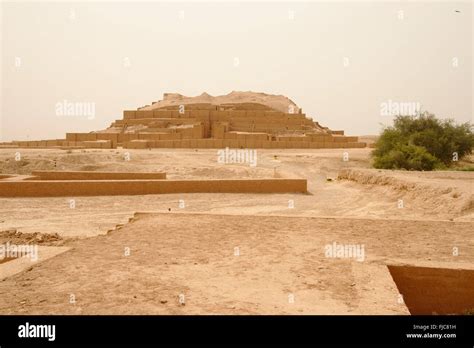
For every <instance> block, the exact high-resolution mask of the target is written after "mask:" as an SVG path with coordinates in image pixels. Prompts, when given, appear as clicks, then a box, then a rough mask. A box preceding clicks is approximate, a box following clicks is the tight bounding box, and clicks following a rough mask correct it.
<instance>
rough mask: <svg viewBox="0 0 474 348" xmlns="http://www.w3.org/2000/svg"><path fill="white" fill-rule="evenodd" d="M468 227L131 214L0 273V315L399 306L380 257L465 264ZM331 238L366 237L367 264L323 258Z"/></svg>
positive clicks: (336, 310) (472, 251) (357, 310)
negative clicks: (37, 260)
mask: <svg viewBox="0 0 474 348" xmlns="http://www.w3.org/2000/svg"><path fill="white" fill-rule="evenodd" d="M470 227H472V226H471V225H470V224H469V223H465V222H458V223H452V222H439V223H437V224H433V223H431V222H413V221H383V220H377V221H371V222H370V223H369V222H368V221H367V220H361V219H358V220H357V219H324V218H300V217H264V216H252V215H239V216H236V215H227V216H226V215H203V214H199V215H194V214H180V213H168V214H166V213H163V214H151V215H139V216H138V218H137V219H136V221H134V222H132V223H131V224H129V225H127V226H126V227H124V228H122V229H120V230H117V231H114V232H111V233H109V234H108V235H107V236H100V237H97V238H89V239H82V240H80V241H76V242H74V243H72V244H71V245H70V246H72V248H73V250H71V251H68V252H66V253H63V254H61V255H59V256H57V257H55V258H53V259H49V260H47V261H45V262H43V263H41V264H39V265H38V266H36V267H34V268H33V269H31V270H30V271H28V272H26V273H22V274H19V275H16V276H13V277H10V278H8V279H7V280H5V281H3V282H0V312H1V313H22V314H23V313H27V314H38V313H41V314H53V313H64V314H96V313H100V314H181V313H183V314H184V313H186V314H206V313H207V314H221V313H226V314H231V313H236V314H277V313H278V314H290V313H293V314H397V313H398V314H406V313H407V310H406V308H405V306H404V305H402V304H399V303H398V302H397V298H398V292H397V289H396V286H395V285H394V283H393V282H392V281H391V279H390V276H389V274H388V272H387V270H386V266H385V265H386V264H400V263H409V264H422V263H423V262H425V263H429V264H430V265H442V264H443V263H448V262H449V263H451V265H455V267H463V268H469V267H471V268H472V267H473V260H474V256H473V255H474V243H472V240H471V242H470V243H466V239H467V238H468V236H469V234H470V233H471V230H470ZM394 231H397V233H393V232H394ZM333 242H337V243H351V244H363V245H364V246H365V247H364V248H365V259H364V261H362V262H358V261H354V260H348V259H333V258H327V257H325V249H324V246H325V245H327V244H332V243H333ZM453 245H456V246H459V248H460V250H462V253H461V254H460V255H459V256H453V254H452V252H451V248H452V246H453ZM127 248H128V250H129V251H130V252H129V255H126V250H127ZM236 248H238V252H237V254H238V255H236ZM13 288H17V289H21V291H12V289H13ZM71 294H73V295H74V296H75V300H76V302H75V303H74V304H71V303H69V299H70V295H71ZM180 295H184V304H181V303H180V301H179V299H180ZM289 296H292V298H293V300H294V301H293V302H291V301H290V300H289V299H290V297H289Z"/></svg>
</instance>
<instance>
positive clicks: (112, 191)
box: [0, 179, 307, 197]
mask: <svg viewBox="0 0 474 348" xmlns="http://www.w3.org/2000/svg"><path fill="white" fill-rule="evenodd" d="M306 191H307V182H306V179H245V180H231V179H229V180H169V181H168V180H133V181H128V180H122V181H120V180H115V181H102V180H90V181H79V180H70V181H0V197H61V196H65V197H75V196H114V195H146V194H160V193H293V192H296V193H305V192H306Z"/></svg>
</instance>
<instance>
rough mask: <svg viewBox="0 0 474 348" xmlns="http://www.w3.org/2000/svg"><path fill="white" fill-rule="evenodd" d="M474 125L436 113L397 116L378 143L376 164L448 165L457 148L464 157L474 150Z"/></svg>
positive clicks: (395, 166) (403, 166)
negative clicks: (438, 117)
mask: <svg viewBox="0 0 474 348" xmlns="http://www.w3.org/2000/svg"><path fill="white" fill-rule="evenodd" d="M473 146H474V134H473V132H472V125H470V124H469V123H464V124H461V125H456V124H455V123H454V121H453V120H439V119H437V118H435V116H434V115H430V114H428V113H424V114H422V115H420V116H397V117H396V118H395V121H394V124H393V126H392V127H387V128H385V129H384V130H383V132H382V134H381V135H380V137H379V139H378V140H377V142H376V143H375V150H374V151H373V153H372V155H373V157H374V167H375V168H384V169H408V170H433V169H439V168H443V167H448V166H450V165H451V164H452V163H453V156H454V153H455V152H456V153H457V154H458V159H459V160H460V159H461V158H463V157H464V156H466V155H468V154H470V153H471V151H472V147H473Z"/></svg>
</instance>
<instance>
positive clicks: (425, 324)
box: [0, 316, 474, 348]
mask: <svg viewBox="0 0 474 348" xmlns="http://www.w3.org/2000/svg"><path fill="white" fill-rule="evenodd" d="M26 323H29V325H30V329H31V325H32V324H34V325H45V324H47V325H55V339H54V341H48V338H47V337H42V338H31V337H29V338H23V337H22V338H20V337H19V327H20V325H26ZM414 325H418V327H419V328H414ZM422 328H425V330H423V329H422ZM473 332H474V316H0V347H1V348H8V347H13V346H29V345H31V346H35V347H37V346H39V345H41V346H43V345H44V346H54V345H69V344H80V345H83V344H100V345H106V344H114V345H120V344H121V345H124V344H125V345H129V346H138V345H144V344H219V345H222V344H226V343H235V344H248V343H253V344H277V343H278V344H286V345H294V344H312V345H314V344H326V345H327V344H329V345H335V344H340V345H354V344H391V345H397V346H398V345H401V344H403V345H404V344H409V345H416V346H420V345H422V346H435V345H436V346H437V345H444V346H449V347H452V346H466V347H473V343H474V334H473ZM407 334H421V335H422V336H423V335H428V334H429V335H434V334H441V335H443V334H449V335H452V334H455V336H456V337H449V338H448V337H441V338H434V337H433V336H432V337H424V338H408V337H407Z"/></svg>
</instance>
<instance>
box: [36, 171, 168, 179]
mask: <svg viewBox="0 0 474 348" xmlns="http://www.w3.org/2000/svg"><path fill="white" fill-rule="evenodd" d="M31 174H32V175H33V176H34V177H35V178H33V179H30V180H139V179H155V180H157V179H166V173H134V172H125V173H120V172H85V171H57V172H56V171H47V170H34V171H33V172H32V173H31Z"/></svg>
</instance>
